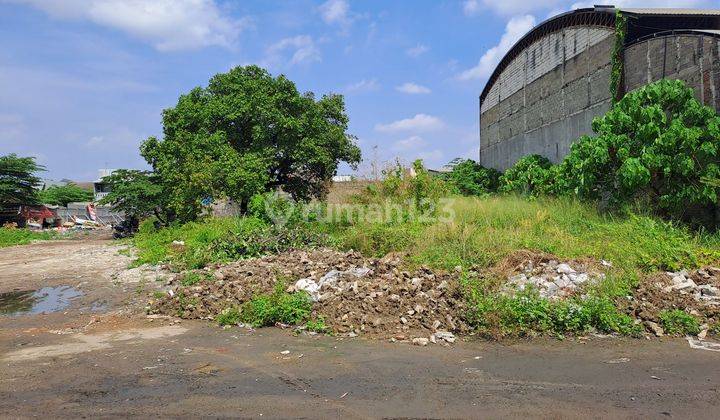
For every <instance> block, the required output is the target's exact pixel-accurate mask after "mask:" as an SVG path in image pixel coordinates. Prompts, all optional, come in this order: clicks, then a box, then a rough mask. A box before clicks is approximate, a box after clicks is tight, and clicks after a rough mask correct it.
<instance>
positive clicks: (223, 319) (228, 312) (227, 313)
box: [215, 307, 240, 326]
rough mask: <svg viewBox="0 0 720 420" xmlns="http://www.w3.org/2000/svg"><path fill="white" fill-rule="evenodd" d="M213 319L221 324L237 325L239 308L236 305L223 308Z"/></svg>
mask: <svg viewBox="0 0 720 420" xmlns="http://www.w3.org/2000/svg"><path fill="white" fill-rule="evenodd" d="M215 320H216V321H217V323H218V324H219V325H221V326H225V325H238V324H239V323H240V310H239V309H238V308H236V307H230V308H225V309H223V311H222V312H220V314H219V315H218V316H217V317H216V318H215Z"/></svg>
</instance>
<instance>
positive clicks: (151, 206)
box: [100, 169, 172, 223]
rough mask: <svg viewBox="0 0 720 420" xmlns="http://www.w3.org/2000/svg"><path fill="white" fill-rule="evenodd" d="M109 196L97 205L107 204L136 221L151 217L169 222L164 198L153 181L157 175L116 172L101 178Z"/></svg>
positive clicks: (128, 171)
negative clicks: (106, 186)
mask: <svg viewBox="0 0 720 420" xmlns="http://www.w3.org/2000/svg"><path fill="white" fill-rule="evenodd" d="M103 183H106V184H107V185H108V186H109V189H110V192H109V193H108V194H107V195H106V196H105V197H103V198H102V199H101V200H100V204H110V205H111V206H112V207H113V209H114V210H116V211H119V212H122V213H124V214H125V215H126V216H127V217H128V218H129V219H131V220H134V221H137V220H140V219H142V218H144V217H148V216H151V215H155V216H157V217H158V219H160V221H161V222H165V223H166V222H168V221H169V220H168V219H172V215H171V214H167V212H166V210H165V209H166V207H167V206H166V201H167V200H166V194H164V192H163V189H162V186H161V185H160V183H159V182H158V180H157V175H155V174H153V173H151V172H148V171H138V170H131V169H118V170H115V171H113V173H112V174H111V175H109V176H106V177H104V178H103Z"/></svg>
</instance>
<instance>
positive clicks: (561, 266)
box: [556, 264, 577, 274]
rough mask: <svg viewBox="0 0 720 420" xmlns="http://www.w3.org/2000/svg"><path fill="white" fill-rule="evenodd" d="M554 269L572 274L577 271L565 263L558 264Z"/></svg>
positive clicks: (561, 272)
mask: <svg viewBox="0 0 720 420" xmlns="http://www.w3.org/2000/svg"><path fill="white" fill-rule="evenodd" d="M556 270H557V272H558V273H560V274H574V273H576V272H577V271H575V270H573V268H572V267H570V266H569V265H567V264H558V266H557V268H556Z"/></svg>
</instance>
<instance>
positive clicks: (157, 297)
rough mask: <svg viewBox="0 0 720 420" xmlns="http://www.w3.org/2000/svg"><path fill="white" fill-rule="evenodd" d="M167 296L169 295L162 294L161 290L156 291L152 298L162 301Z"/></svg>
mask: <svg viewBox="0 0 720 420" xmlns="http://www.w3.org/2000/svg"><path fill="white" fill-rule="evenodd" d="M166 295H167V293H165V292H161V291H160V290H156V291H154V292H153V294H152V296H153V297H154V298H155V299H162V298H164V297H165V296H166Z"/></svg>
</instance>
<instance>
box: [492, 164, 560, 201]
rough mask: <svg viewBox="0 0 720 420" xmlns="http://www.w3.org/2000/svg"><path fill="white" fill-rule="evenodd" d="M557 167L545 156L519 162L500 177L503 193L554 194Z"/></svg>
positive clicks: (500, 189)
mask: <svg viewBox="0 0 720 420" xmlns="http://www.w3.org/2000/svg"><path fill="white" fill-rule="evenodd" d="M555 175H556V169H555V166H553V164H552V163H551V162H550V161H549V160H548V159H547V158H546V157H544V156H540V155H528V156H525V157H523V158H522V159H520V160H518V161H517V162H516V163H515V165H513V166H512V167H510V168H508V169H507V170H506V171H505V173H504V174H502V176H501V177H500V181H499V182H500V187H499V188H498V190H499V191H501V192H515V193H520V194H525V195H530V196H539V195H543V194H551V193H553V192H554V180H555Z"/></svg>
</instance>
